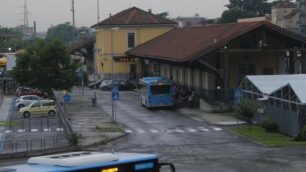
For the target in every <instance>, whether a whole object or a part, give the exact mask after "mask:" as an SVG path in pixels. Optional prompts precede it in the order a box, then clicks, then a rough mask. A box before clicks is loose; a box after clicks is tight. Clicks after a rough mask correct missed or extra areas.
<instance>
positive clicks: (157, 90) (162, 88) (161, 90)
mask: <svg viewBox="0 0 306 172" xmlns="http://www.w3.org/2000/svg"><path fill="white" fill-rule="evenodd" d="M150 89H151V94H152V95H156V94H170V89H171V86H170V85H151V87H150Z"/></svg>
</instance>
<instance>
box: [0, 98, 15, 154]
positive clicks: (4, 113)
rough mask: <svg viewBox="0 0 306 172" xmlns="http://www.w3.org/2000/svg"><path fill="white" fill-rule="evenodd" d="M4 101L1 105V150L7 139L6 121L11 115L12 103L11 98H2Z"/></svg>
mask: <svg viewBox="0 0 306 172" xmlns="http://www.w3.org/2000/svg"><path fill="white" fill-rule="evenodd" d="M1 98H3V100H1V102H0V103H1V104H0V106H1V107H0V150H1V149H2V147H1V145H2V141H3V140H4V137H5V127H6V125H5V124H6V121H7V117H8V115H9V111H10V106H11V103H12V98H11V97H1Z"/></svg>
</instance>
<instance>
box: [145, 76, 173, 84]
mask: <svg viewBox="0 0 306 172" xmlns="http://www.w3.org/2000/svg"><path fill="white" fill-rule="evenodd" d="M140 81H142V82H144V83H146V84H152V83H157V82H160V81H162V82H169V83H170V81H169V80H167V79H165V78H164V77H145V78H142V79H140Z"/></svg>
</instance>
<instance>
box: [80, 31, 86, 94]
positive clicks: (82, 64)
mask: <svg viewBox="0 0 306 172" xmlns="http://www.w3.org/2000/svg"><path fill="white" fill-rule="evenodd" d="M80 34H81V77H82V78H81V87H82V96H84V71H83V66H84V61H83V51H82V50H83V43H84V42H83V35H84V34H86V31H81V32H80Z"/></svg>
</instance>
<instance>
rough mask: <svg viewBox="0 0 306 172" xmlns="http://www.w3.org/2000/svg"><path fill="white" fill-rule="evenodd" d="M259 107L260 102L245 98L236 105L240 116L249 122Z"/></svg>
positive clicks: (236, 110)
mask: <svg viewBox="0 0 306 172" xmlns="http://www.w3.org/2000/svg"><path fill="white" fill-rule="evenodd" d="M258 107H259V103H258V102H257V101H254V100H249V99H243V100H241V101H240V102H239V104H238V105H237V106H236V109H235V112H236V113H237V115H238V117H239V118H241V119H243V120H246V121H247V123H248V124H250V123H251V119H252V118H253V117H254V115H255V113H256V112H257V108H258Z"/></svg>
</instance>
